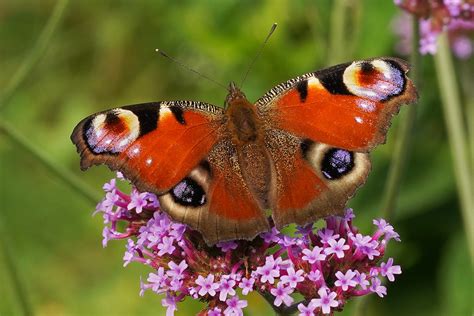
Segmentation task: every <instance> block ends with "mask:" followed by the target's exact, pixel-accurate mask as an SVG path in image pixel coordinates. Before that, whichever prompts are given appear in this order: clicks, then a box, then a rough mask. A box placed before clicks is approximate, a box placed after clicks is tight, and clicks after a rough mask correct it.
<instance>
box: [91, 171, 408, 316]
mask: <svg viewBox="0 0 474 316" xmlns="http://www.w3.org/2000/svg"><path fill="white" fill-rule="evenodd" d="M104 190H105V191H106V192H107V193H106V196H105V198H104V199H103V200H102V201H101V202H100V203H99V204H98V205H97V211H96V212H100V213H102V215H103V217H104V223H105V224H106V227H105V228H104V232H103V236H104V241H103V245H104V246H106V245H107V242H108V241H109V240H111V239H124V238H125V239H127V245H126V248H127V250H126V252H125V255H124V258H123V259H124V266H126V265H128V264H129V263H130V262H140V263H142V264H145V265H147V266H149V267H150V268H151V269H152V270H153V272H151V273H150V274H149V275H148V277H147V279H146V280H145V281H142V282H141V292H140V293H141V294H143V293H144V291H146V290H151V291H153V292H155V293H157V294H164V295H165V297H164V298H163V299H162V305H163V306H165V307H166V308H167V315H168V316H169V315H174V312H175V311H176V310H177V303H178V302H180V301H182V300H184V298H185V297H192V298H194V299H199V300H201V301H202V302H204V303H205V304H206V305H205V307H204V309H203V310H202V311H201V312H200V315H209V316H216V315H243V311H242V310H243V308H245V307H246V306H247V304H248V303H247V301H246V300H245V299H243V297H245V296H246V295H248V294H249V293H250V292H253V291H254V292H257V293H259V294H260V295H262V296H263V297H264V298H265V299H266V300H267V301H268V302H269V303H270V304H272V307H273V308H274V309H275V310H276V311H278V312H279V313H286V314H289V313H294V312H299V315H322V314H330V313H332V312H334V311H340V310H342V309H343V307H344V304H345V303H346V302H347V300H349V299H350V298H352V297H354V296H362V295H366V294H370V293H376V294H377V295H378V296H380V297H383V296H385V295H386V294H387V288H386V287H385V286H384V285H382V284H383V282H382V281H383V279H384V278H387V279H388V280H389V281H394V280H395V275H397V274H400V273H401V268H400V266H398V265H394V264H393V259H392V258H389V259H388V260H387V261H386V262H384V261H381V260H382V257H383V255H384V253H385V250H386V246H387V243H388V241H390V240H391V239H395V240H397V241H399V240H400V239H399V235H398V234H397V233H396V232H395V231H394V229H393V227H392V226H391V225H389V224H388V223H387V222H386V221H385V220H383V219H379V220H374V224H375V226H376V230H375V232H374V233H373V234H372V235H364V234H361V233H360V232H359V231H358V229H357V228H356V227H355V226H353V224H352V219H353V218H354V214H353V212H352V210H351V209H348V210H346V214H345V216H344V217H336V216H331V217H328V218H326V219H325V222H326V226H325V227H324V228H321V229H316V228H315V227H314V225H313V224H310V225H307V226H304V227H298V228H297V230H296V232H295V233H294V234H283V233H282V232H280V231H278V230H277V229H276V228H275V227H273V228H272V230H271V231H269V232H265V233H262V234H260V235H259V236H257V237H256V238H255V239H254V240H252V241H244V240H237V241H227V242H220V243H218V244H217V245H215V246H212V247H209V246H208V245H206V243H205V242H204V240H203V239H202V237H201V235H200V234H199V233H198V232H196V231H193V230H192V229H190V228H189V227H187V226H186V225H183V224H180V223H176V222H173V221H172V220H170V218H169V217H168V216H167V215H166V214H165V213H164V212H162V211H160V208H159V203H158V202H157V199H156V196H155V195H153V194H151V193H140V192H138V191H136V190H135V189H133V190H132V192H131V194H130V195H128V194H125V193H123V192H122V191H121V190H119V189H118V188H117V187H116V179H113V180H111V181H110V182H109V183H107V184H105V185H104ZM119 222H122V223H125V224H126V227H125V228H124V229H123V230H120V231H119V229H118V227H119V226H121V227H123V225H118V223H119ZM294 294H300V296H302V297H303V300H301V301H299V302H295V295H294Z"/></svg>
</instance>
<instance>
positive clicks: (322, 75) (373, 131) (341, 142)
mask: <svg viewBox="0 0 474 316" xmlns="http://www.w3.org/2000/svg"><path fill="white" fill-rule="evenodd" d="M407 71H408V66H407V65H406V64H405V63H404V62H403V61H401V60H398V59H395V58H381V59H374V60H367V61H358V62H353V63H348V64H342V65H338V66H334V67H331V68H328V69H325V70H322V71H318V72H315V73H312V74H307V75H304V76H302V77H299V78H297V79H294V80H290V81H288V82H286V83H283V84H281V85H279V86H277V87H275V88H274V89H272V90H270V91H269V92H267V94H265V96H264V97H262V98H261V99H260V100H259V101H257V105H258V106H259V108H260V109H261V111H262V113H264V115H267V114H268V116H269V117H271V119H270V120H269V124H270V125H272V126H273V125H274V126H277V127H278V128H280V129H283V130H286V131H288V132H291V133H294V134H295V135H297V136H299V137H304V138H309V139H312V140H314V141H320V142H322V143H326V144H328V145H331V146H334V147H339V148H344V149H347V150H354V151H360V152H366V151H369V150H370V149H372V148H373V147H374V146H376V145H378V144H380V143H383V142H384V141H385V135H386V132H387V129H388V127H389V125H390V119H391V117H392V116H393V115H394V114H395V113H397V112H398V110H399V107H400V105H401V104H404V103H410V102H414V101H415V100H416V98H417V94H416V90H415V88H414V86H413V83H412V82H411V80H410V79H408V77H407V76H406V72H407Z"/></svg>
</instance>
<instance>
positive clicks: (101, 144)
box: [84, 109, 140, 154]
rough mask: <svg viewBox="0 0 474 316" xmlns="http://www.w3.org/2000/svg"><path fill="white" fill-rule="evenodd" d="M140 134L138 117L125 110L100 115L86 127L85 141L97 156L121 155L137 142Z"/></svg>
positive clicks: (115, 110)
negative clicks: (103, 154)
mask: <svg viewBox="0 0 474 316" xmlns="http://www.w3.org/2000/svg"><path fill="white" fill-rule="evenodd" d="M139 134H140V122H139V119H138V117H137V116H136V115H135V114H134V113H133V112H132V111H129V110H125V109H114V110H110V111H109V112H107V113H101V114H98V115H96V116H95V117H93V118H92V119H91V120H90V121H88V122H87V123H86V124H85V125H84V140H85V142H86V144H87V146H88V147H89V148H90V149H91V151H92V152H93V153H96V154H100V153H109V154H117V153H120V152H122V151H123V150H124V149H125V148H126V147H128V145H130V144H131V143H132V142H133V141H135V140H136V139H137V137H138V136H139Z"/></svg>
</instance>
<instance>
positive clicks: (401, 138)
mask: <svg viewBox="0 0 474 316" xmlns="http://www.w3.org/2000/svg"><path fill="white" fill-rule="evenodd" d="M412 24H413V36H412V47H413V49H412V53H411V58H410V62H411V66H412V68H411V72H410V74H411V78H412V80H413V82H414V84H415V87H417V86H418V85H419V83H420V54H419V52H418V42H419V38H420V35H419V23H418V20H417V18H416V17H415V16H413V20H412ZM416 109H417V106H416V105H415V104H411V105H409V106H408V109H407V112H406V113H405V116H404V117H403V119H402V120H401V122H400V123H401V126H400V129H399V131H398V134H397V142H396V144H395V151H394V155H393V159H392V163H391V164H390V169H389V171H388V176H387V181H386V183H385V190H384V192H385V193H384V198H383V202H382V212H383V217H384V218H386V219H387V220H391V219H392V218H393V214H394V212H395V209H396V206H397V198H398V194H399V191H400V184H401V182H402V179H403V174H404V171H405V165H406V161H407V158H408V154H409V152H410V145H411V139H412V131H413V128H414V126H415V120H416Z"/></svg>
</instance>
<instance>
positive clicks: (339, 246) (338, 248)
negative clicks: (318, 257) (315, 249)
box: [324, 238, 350, 259]
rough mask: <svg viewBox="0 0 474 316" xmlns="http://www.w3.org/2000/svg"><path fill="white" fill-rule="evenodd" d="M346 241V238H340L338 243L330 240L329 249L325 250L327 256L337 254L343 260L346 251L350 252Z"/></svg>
mask: <svg viewBox="0 0 474 316" xmlns="http://www.w3.org/2000/svg"><path fill="white" fill-rule="evenodd" d="M345 243H346V240H345V239H344V238H340V239H339V240H338V241H336V240H334V239H329V240H328V245H329V247H328V248H325V249H324V252H325V253H326V255H328V256H329V255H331V254H333V253H334V254H336V256H337V257H338V258H339V259H341V258H344V250H349V248H350V247H349V245H346V244H345Z"/></svg>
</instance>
